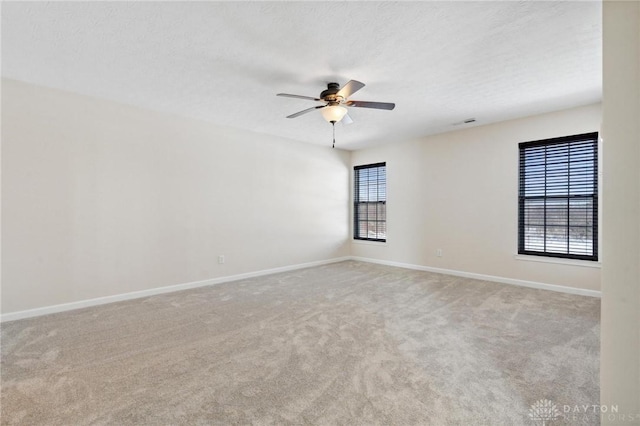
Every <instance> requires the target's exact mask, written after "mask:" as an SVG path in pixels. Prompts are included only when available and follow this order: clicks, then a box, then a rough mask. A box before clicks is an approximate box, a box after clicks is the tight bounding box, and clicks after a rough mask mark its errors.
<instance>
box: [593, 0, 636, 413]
mask: <svg viewBox="0 0 640 426" xmlns="http://www.w3.org/2000/svg"><path fill="white" fill-rule="evenodd" d="M603 52H604V64H603V65H604V73H603V76H604V82H603V83H604V85H603V88H604V91H603V139H604V142H603V145H604V156H603V157H604V164H603V186H604V190H603V209H604V213H603V219H604V220H603V228H604V229H603V233H604V235H605V238H604V242H603V247H602V249H603V250H602V257H603V260H602V262H603V264H602V319H601V329H602V339H601V355H600V357H601V358H600V362H601V364H600V391H601V397H600V399H601V404H604V405H618V410H619V413H620V415H619V416H608V415H604V416H603V417H602V423H603V424H611V425H614V424H615V425H621V424H636V425H640V165H639V164H640V3H638V2H617V1H615V2H614V1H605V2H604V8H603ZM624 415H626V416H628V417H627V418H623V417H622V416H624ZM629 416H633V417H632V420H629Z"/></svg>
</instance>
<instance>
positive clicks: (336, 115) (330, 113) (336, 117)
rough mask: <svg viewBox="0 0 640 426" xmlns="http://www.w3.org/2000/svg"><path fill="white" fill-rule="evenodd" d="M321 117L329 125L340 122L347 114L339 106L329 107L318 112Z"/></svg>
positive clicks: (345, 110) (344, 109) (343, 108)
mask: <svg viewBox="0 0 640 426" xmlns="http://www.w3.org/2000/svg"><path fill="white" fill-rule="evenodd" d="M320 112H321V113H322V116H323V117H324V119H325V120H327V121H328V122H329V123H331V122H334V123H337V122H338V121H340V120H342V118H343V117H344V116H345V115H346V114H347V109H346V108H345V107H343V106H340V105H329V106H326V107H324V108H322V109H321V110H320Z"/></svg>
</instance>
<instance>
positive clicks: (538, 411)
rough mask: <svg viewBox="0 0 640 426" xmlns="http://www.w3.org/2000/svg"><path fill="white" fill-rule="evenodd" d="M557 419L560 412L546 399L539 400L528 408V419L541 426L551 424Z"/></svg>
mask: <svg viewBox="0 0 640 426" xmlns="http://www.w3.org/2000/svg"><path fill="white" fill-rule="evenodd" d="M558 417H560V410H558V407H557V406H556V404H554V403H553V402H552V401H549V400H548V399H540V400H538V401H536V402H535V403H534V404H533V405H531V408H529V418H530V419H531V420H533V421H534V422H536V423H537V424H541V425H542V426H547V424H548V422H552V421H554V420H555V419H557V418H558Z"/></svg>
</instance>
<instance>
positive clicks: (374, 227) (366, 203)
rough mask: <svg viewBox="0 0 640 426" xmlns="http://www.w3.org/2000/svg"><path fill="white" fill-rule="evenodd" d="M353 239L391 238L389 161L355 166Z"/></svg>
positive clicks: (379, 239)
mask: <svg viewBox="0 0 640 426" xmlns="http://www.w3.org/2000/svg"><path fill="white" fill-rule="evenodd" d="M353 170H354V183H355V187H354V196H353V198H354V206H353V222H354V224H353V234H354V235H353V238H355V239H358V240H369V241H386V240H387V168H386V163H376V164H368V165H364V166H356V167H354V169H353Z"/></svg>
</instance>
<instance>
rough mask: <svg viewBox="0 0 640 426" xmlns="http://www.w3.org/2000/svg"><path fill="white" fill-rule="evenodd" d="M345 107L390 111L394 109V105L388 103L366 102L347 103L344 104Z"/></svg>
mask: <svg viewBox="0 0 640 426" xmlns="http://www.w3.org/2000/svg"><path fill="white" fill-rule="evenodd" d="M344 104H345V105H346V106H352V107H359V108H375V109H386V110H392V109H394V108H395V107H396V104H393V103H389V102H366V101H347V102H345V103H344Z"/></svg>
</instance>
